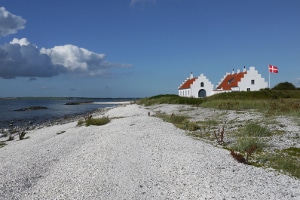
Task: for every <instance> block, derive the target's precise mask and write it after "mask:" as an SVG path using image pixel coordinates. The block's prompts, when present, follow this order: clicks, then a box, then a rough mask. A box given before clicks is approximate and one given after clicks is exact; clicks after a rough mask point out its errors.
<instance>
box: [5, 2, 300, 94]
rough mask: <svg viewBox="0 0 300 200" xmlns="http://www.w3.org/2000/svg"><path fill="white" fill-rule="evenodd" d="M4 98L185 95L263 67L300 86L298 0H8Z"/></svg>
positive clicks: (273, 82)
mask: <svg viewBox="0 0 300 200" xmlns="http://www.w3.org/2000/svg"><path fill="white" fill-rule="evenodd" d="M0 7H1V9H0V97H16V96H82V97H147V96H152V95H157V94H166V93H168V94H171V93H172V94H173V93H174V94H177V88H178V86H179V85H180V84H181V82H182V81H184V80H185V79H186V78H187V77H188V76H189V74H190V72H193V74H194V76H198V75H199V74H201V73H203V74H205V75H206V76H207V77H208V78H209V80H210V81H211V82H212V83H213V84H214V85H216V84H218V82H219V81H220V80H221V78H222V77H223V76H224V74H225V73H226V72H231V71H232V69H235V70H237V69H243V67H244V66H246V67H247V68H249V67H250V66H255V67H256V69H257V70H258V71H259V73H261V74H262V76H263V77H264V78H265V79H266V81H268V76H269V74H268V64H272V65H276V66H278V69H279V73H278V74H271V87H273V86H274V85H276V84H277V83H280V82H284V81H288V82H291V83H293V84H294V85H295V86H297V87H300V12H299V10H300V1H298V0H288V1H284V0H85V1H83V0H77V1H73V0H63V1H58V0H51V1H50V0H43V1H40V0H26V1H23V0H1V1H0Z"/></svg>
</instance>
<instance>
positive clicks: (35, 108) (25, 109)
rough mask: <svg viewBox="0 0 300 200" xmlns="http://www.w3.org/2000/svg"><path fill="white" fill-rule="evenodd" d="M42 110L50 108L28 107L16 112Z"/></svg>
mask: <svg viewBox="0 0 300 200" xmlns="http://www.w3.org/2000/svg"><path fill="white" fill-rule="evenodd" d="M42 109H48V108H47V107H44V106H32V107H28V108H21V109H17V110H14V111H32V110H42Z"/></svg>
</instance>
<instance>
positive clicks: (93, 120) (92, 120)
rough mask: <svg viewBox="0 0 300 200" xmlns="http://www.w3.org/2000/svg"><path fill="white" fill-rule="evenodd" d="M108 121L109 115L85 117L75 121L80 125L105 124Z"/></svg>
mask: <svg viewBox="0 0 300 200" xmlns="http://www.w3.org/2000/svg"><path fill="white" fill-rule="evenodd" d="M109 122H110V119H109V117H101V118H87V119H86V120H85V121H79V122H78V123H77V125H78V126H82V125H83V124H85V126H91V125H94V126H102V125H105V124H108V123H109Z"/></svg>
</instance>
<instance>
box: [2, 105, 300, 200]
mask: <svg viewBox="0 0 300 200" xmlns="http://www.w3.org/2000/svg"><path fill="white" fill-rule="evenodd" d="M148 111H149V110H146V109H144V108H143V107H140V106H138V105H129V106H126V107H117V108H114V109H111V110H109V111H108V112H107V113H106V115H108V116H109V117H115V118H114V119H113V120H112V121H111V123H109V124H107V125H104V126H100V127H97V126H90V127H76V123H75V122H74V123H68V124H64V125H58V126H52V127H47V128H43V129H39V130H34V131H31V132H30V133H28V136H30V138H29V139H26V140H22V141H12V142H10V143H9V145H7V146H5V147H2V148H0V161H1V162H0V199H22V200H23V199H30V200H31V199H300V181H299V179H294V178H291V177H289V176H286V175H282V174H278V173H276V172H274V171H269V170H264V169H261V168H255V167H253V166H248V165H244V164H240V163H237V162H236V161H235V160H233V159H232V158H231V156H230V155H229V152H228V151H226V150H224V149H221V148H216V147H214V146H212V145H209V144H206V143H204V142H202V141H198V140H194V139H192V138H190V137H187V136H186V135H185V133H184V131H182V130H179V129H176V128H175V127H174V126H173V125H172V124H169V123H165V122H163V121H162V120H161V119H158V118H155V117H149V116H148V115H147V113H148ZM64 131H65V132H64ZM26 136H27V135H26Z"/></svg>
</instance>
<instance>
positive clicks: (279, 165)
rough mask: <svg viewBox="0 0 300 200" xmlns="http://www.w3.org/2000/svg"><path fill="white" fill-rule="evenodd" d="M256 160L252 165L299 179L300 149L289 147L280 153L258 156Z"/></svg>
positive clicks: (278, 151) (277, 151) (267, 153)
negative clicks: (270, 168) (269, 168)
mask: <svg viewBox="0 0 300 200" xmlns="http://www.w3.org/2000/svg"><path fill="white" fill-rule="evenodd" d="M256 160H258V161H259V162H257V163H253V165H256V166H262V167H272V168H273V169H276V170H278V171H280V172H283V173H286V174H289V175H291V176H294V177H297V178H300V167H299V166H300V148H296V147H290V148H287V149H283V150H281V151H280V150H276V151H275V152H266V153H264V154H258V156H256Z"/></svg>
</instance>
